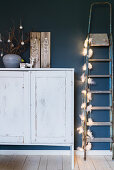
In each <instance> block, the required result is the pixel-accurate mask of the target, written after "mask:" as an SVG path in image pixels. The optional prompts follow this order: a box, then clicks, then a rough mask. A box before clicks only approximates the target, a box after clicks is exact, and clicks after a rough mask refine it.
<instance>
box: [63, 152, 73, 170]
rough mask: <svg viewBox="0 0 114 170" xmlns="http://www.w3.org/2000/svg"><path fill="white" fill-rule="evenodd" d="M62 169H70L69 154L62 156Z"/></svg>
mask: <svg viewBox="0 0 114 170" xmlns="http://www.w3.org/2000/svg"><path fill="white" fill-rule="evenodd" d="M63 170H71V156H68V155H66V156H63Z"/></svg>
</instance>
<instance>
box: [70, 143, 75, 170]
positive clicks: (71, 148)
mask: <svg viewBox="0 0 114 170" xmlns="http://www.w3.org/2000/svg"><path fill="white" fill-rule="evenodd" d="M70 150H71V162H72V169H74V145H71V147H70Z"/></svg>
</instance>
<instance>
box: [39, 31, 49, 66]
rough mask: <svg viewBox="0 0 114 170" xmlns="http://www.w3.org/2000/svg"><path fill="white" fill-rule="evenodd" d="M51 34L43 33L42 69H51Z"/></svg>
mask: <svg viewBox="0 0 114 170" xmlns="http://www.w3.org/2000/svg"><path fill="white" fill-rule="evenodd" d="M50 35H51V34H50V32H41V68H50Z"/></svg>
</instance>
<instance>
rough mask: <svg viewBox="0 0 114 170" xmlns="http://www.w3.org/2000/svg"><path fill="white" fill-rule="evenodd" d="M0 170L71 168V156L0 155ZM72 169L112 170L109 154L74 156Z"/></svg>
mask: <svg viewBox="0 0 114 170" xmlns="http://www.w3.org/2000/svg"><path fill="white" fill-rule="evenodd" d="M0 170H71V156H68V155H67V156H61V155H56V156H46V155H45V156H24V155H23V156H21V155H20V156H0ZM74 170H114V161H112V158H111V156H87V160H86V161H84V160H83V157H82V156H76V157H75V168H74Z"/></svg>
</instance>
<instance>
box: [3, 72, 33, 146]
mask: <svg viewBox="0 0 114 170" xmlns="http://www.w3.org/2000/svg"><path fill="white" fill-rule="evenodd" d="M28 86H29V82H28V73H27V72H19V71H0V143H16V144H18V143H27V142H28V141H29V132H30V128H29V122H30V118H29V113H30V111H29V93H28V92H29V91H28Z"/></svg>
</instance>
